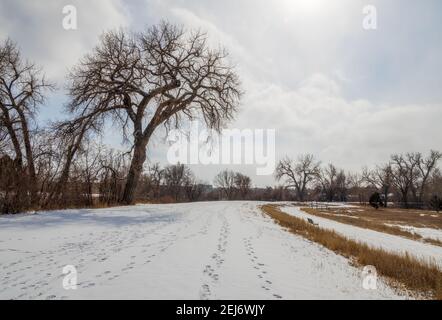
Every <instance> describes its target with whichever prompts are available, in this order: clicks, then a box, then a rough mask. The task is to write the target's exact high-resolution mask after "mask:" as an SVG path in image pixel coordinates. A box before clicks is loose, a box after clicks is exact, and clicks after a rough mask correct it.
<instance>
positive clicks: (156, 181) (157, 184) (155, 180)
mask: <svg viewBox="0 0 442 320" xmlns="http://www.w3.org/2000/svg"><path fill="white" fill-rule="evenodd" d="M148 176H149V180H150V187H151V189H152V190H151V191H152V196H153V198H154V199H158V198H159V197H160V190H161V182H162V181H163V178H164V170H163V169H161V167H160V164H159V163H155V164H153V165H152V166H150V167H149V169H148Z"/></svg>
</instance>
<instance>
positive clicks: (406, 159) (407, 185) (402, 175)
mask: <svg viewBox="0 0 442 320" xmlns="http://www.w3.org/2000/svg"><path fill="white" fill-rule="evenodd" d="M419 161H420V155H419V154H418V153H407V154H405V155H402V154H394V155H392V156H391V165H392V182H393V184H394V186H395V187H396V189H397V190H398V191H399V192H400V194H401V199H402V202H403V204H404V206H405V207H408V202H409V201H408V196H409V193H410V192H411V190H412V188H413V185H414V184H415V183H416V179H417V178H418V176H419V174H420V173H419V169H418V164H419Z"/></svg>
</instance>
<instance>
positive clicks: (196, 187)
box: [184, 174, 203, 201]
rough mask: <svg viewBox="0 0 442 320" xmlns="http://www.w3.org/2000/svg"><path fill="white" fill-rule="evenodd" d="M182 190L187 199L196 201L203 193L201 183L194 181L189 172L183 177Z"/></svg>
mask: <svg viewBox="0 0 442 320" xmlns="http://www.w3.org/2000/svg"><path fill="white" fill-rule="evenodd" d="M184 192H185V193H186V197H187V199H188V200H189V201H197V200H199V199H200V197H201V195H202V193H203V185H202V184H201V183H198V182H197V181H196V179H195V176H194V175H193V174H189V175H187V176H186V177H185V179H184Z"/></svg>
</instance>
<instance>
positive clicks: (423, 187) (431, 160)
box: [414, 150, 442, 202]
mask: <svg viewBox="0 0 442 320" xmlns="http://www.w3.org/2000/svg"><path fill="white" fill-rule="evenodd" d="M417 159H418V160H417V168H418V170H419V179H417V180H416V185H415V186H414V189H415V190H418V191H417V192H418V196H417V201H418V202H422V201H423V200H424V199H425V198H424V196H425V192H426V191H427V185H428V180H429V178H430V177H431V175H432V173H433V172H434V171H435V170H436V169H437V163H438V161H439V160H440V159H442V153H441V152H439V151H435V150H431V151H430V154H429V155H428V157H426V158H424V157H423V156H422V155H421V154H420V153H418V155H417Z"/></svg>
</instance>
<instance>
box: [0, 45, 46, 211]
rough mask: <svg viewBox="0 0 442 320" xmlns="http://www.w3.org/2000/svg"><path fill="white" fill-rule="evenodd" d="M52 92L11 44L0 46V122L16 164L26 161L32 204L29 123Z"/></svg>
mask: <svg viewBox="0 0 442 320" xmlns="http://www.w3.org/2000/svg"><path fill="white" fill-rule="evenodd" d="M52 88H53V86H52V85H51V84H50V83H48V82H47V81H46V80H45V77H44V75H42V73H41V70H40V69H39V68H37V67H36V66H35V65H34V64H32V63H30V62H28V61H23V59H22V57H21V54H20V51H19V49H18V48H17V45H16V44H15V43H14V42H12V41H11V40H10V39H7V40H6V41H5V42H4V43H2V44H0V122H1V124H2V126H3V127H4V129H3V130H2V131H4V132H7V133H8V135H9V139H10V141H11V143H12V145H13V150H14V152H15V161H16V163H17V164H18V165H19V166H21V165H24V164H25V161H24V159H26V171H27V175H28V177H29V187H30V190H31V199H32V200H31V201H32V203H34V202H35V200H36V192H37V188H38V181H37V176H36V171H35V162H34V154H33V148H32V136H31V135H32V122H33V120H34V117H35V115H36V112H37V108H38V106H39V105H40V104H41V103H43V102H44V99H45V93H46V91H47V90H50V89H52ZM23 154H24V155H23Z"/></svg>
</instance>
